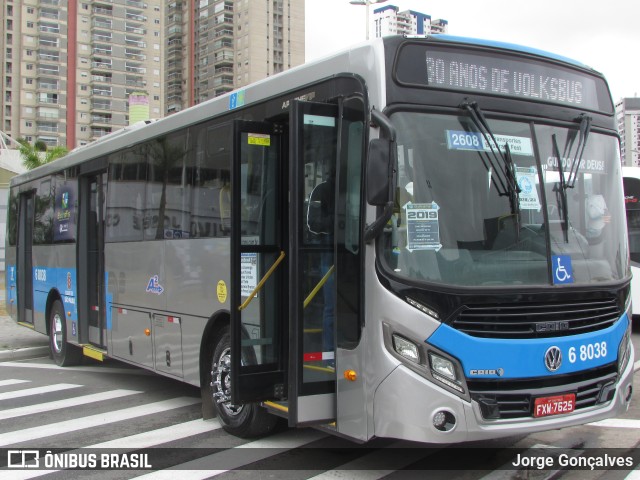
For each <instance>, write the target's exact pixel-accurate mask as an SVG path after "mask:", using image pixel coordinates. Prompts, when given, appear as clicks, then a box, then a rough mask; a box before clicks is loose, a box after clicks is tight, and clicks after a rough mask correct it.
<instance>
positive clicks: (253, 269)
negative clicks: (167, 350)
mask: <svg viewBox="0 0 640 480" xmlns="http://www.w3.org/2000/svg"><path fill="white" fill-rule="evenodd" d="M283 138H284V137H283V135H282V134H281V133H279V132H278V131H277V129H276V126H274V125H273V124H269V123H262V122H246V121H236V122H235V124H234V148H233V151H234V155H233V164H232V172H231V192H232V199H231V384H232V392H231V400H232V403H233V404H234V405H238V404H242V403H251V402H257V401H261V400H266V399H269V400H271V399H283V398H285V396H286V388H285V382H286V375H285V370H286V349H287V322H286V316H287V309H286V305H287V303H286V302H287V300H286V299H287V294H288V282H287V278H286V274H287V270H286V268H287V267H286V263H287V258H286V256H287V250H288V247H287V243H288V240H287V231H286V216H285V215H284V212H285V211H286V210H285V205H286V199H287V197H286V192H287V188H286V184H285V183H284V182H285V179H286V177H285V176H284V175H283V171H284V166H283V165H284V163H285V155H284V154H283V151H284V147H283V145H282V142H283Z"/></svg>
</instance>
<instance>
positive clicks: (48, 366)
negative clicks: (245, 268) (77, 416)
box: [0, 362, 155, 375]
mask: <svg viewBox="0 0 640 480" xmlns="http://www.w3.org/2000/svg"><path fill="white" fill-rule="evenodd" d="M2 367H6V368H37V369H41V370H63V371H65V372H85V373H119V374H125V375H155V373H153V372H151V371H149V370H144V369H142V368H111V367H107V366H104V367H84V366H81V367H59V366H58V365H55V364H52V363H26V362H24V363H23V362H0V368H2Z"/></svg>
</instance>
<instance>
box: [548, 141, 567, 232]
mask: <svg viewBox="0 0 640 480" xmlns="http://www.w3.org/2000/svg"><path fill="white" fill-rule="evenodd" d="M551 143H552V148H553V150H554V152H555V155H556V158H557V159H558V174H559V175H560V181H559V182H558V183H556V184H555V185H554V187H553V191H554V192H555V194H556V202H557V203H558V210H560V211H561V212H562V233H563V236H564V241H565V243H569V210H568V208H567V182H566V180H565V178H564V167H563V166H562V158H561V157H560V149H559V148H558V140H557V138H556V134H555V133H554V134H553V135H551Z"/></svg>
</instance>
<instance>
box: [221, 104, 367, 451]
mask: <svg viewBox="0 0 640 480" xmlns="http://www.w3.org/2000/svg"><path fill="white" fill-rule="evenodd" d="M344 105H346V107H345V106H344ZM354 107H355V108H354ZM363 108H364V107H363V104H362V100H361V99H356V100H347V101H345V102H344V104H342V103H341V105H338V104H326V103H310V102H302V101H293V102H292V103H291V111H290V117H289V128H288V131H289V137H290V138H289V151H290V152H291V155H290V156H289V157H287V155H285V154H284V148H285V145H286V143H285V142H286V140H287V137H286V136H285V134H284V133H278V131H277V129H276V128H275V127H274V126H273V125H271V124H268V123H258V122H240V121H238V122H236V124H235V134H234V156H233V167H232V169H233V170H232V205H233V215H232V219H233V223H232V234H231V239H232V240H231V243H232V248H231V258H232V267H231V270H232V275H231V283H232V288H231V310H232V312H231V350H232V352H231V357H232V361H231V372H232V373H231V379H232V382H231V383H232V386H231V388H232V395H231V397H232V403H234V404H241V403H244V402H263V405H265V406H266V407H267V408H270V409H271V410H272V412H275V413H278V414H280V415H282V416H285V417H286V418H287V419H288V422H289V426H302V425H314V424H316V425H318V424H325V425H326V424H330V423H332V422H334V421H336V420H337V419H339V418H340V417H341V414H340V412H342V413H343V414H344V415H348V416H350V417H351V418H353V417H354V412H353V411H352V410H351V407H349V405H351V406H353V405H354V404H353V400H354V399H355V400H356V403H357V405H358V407H357V410H358V411H357V412H356V415H355V417H357V418H358V419H359V420H358V421H357V427H356V429H355V430H357V431H354V430H353V429H351V428H349V429H348V432H347V434H348V435H353V436H354V437H356V438H361V437H362V438H363V437H364V436H365V435H366V422H364V421H362V420H363V418H364V414H365V413H364V409H365V407H364V405H365V400H364V387H363V382H358V383H357V384H354V385H351V386H346V389H345V387H344V386H342V387H340V386H337V382H338V379H337V377H336V365H337V364H339V363H340V356H341V355H342V353H340V352H347V353H346V357H345V358H350V360H349V364H350V365H352V364H353V366H356V367H360V366H361V365H362V363H361V360H362V358H361V357H362V352H361V351H360V350H357V349H356V347H357V346H358V345H359V340H360V327H361V324H362V321H361V317H362V308H361V303H362V301H361V298H362V295H361V278H360V276H361V271H362V266H361V263H362V253H363V249H362V248H361V243H362V240H361V238H360V232H361V230H362V225H361V207H360V205H361V202H360V189H361V164H362V157H363V154H362V152H363V145H364V110H363ZM347 110H348V111H349V112H350V113H345V112H347ZM354 112H355V113H354ZM349 116H351V117H352V118H347V117H349ZM341 117H342V118H341ZM345 119H346V120H345ZM341 132H342V133H341ZM326 201H328V202H329V204H330V207H329V208H326V205H322V203H323V202H326ZM316 214H320V216H321V219H320V221H319V222H318V220H317V219H315V220H314V218H313V217H314V215H316ZM334 232H335V234H334ZM336 347H338V348H337V349H336ZM340 347H347V348H348V350H342V349H341V348H340ZM354 349H355V350H354ZM336 352H337V353H336ZM354 352H355V353H354ZM353 359H356V360H355V363H354V361H352V360H353ZM340 390H343V391H345V393H347V395H345V396H344V397H343V398H344V401H345V402H347V403H348V404H349V405H347V404H345V405H341V403H344V402H341V401H340V400H339V399H338V398H337V396H336V391H340ZM346 423H349V422H346ZM363 425H364V427H363ZM363 428H364V430H365V431H364V432H363V431H362V429H363ZM337 430H338V431H340V428H339V426H338V427H337Z"/></svg>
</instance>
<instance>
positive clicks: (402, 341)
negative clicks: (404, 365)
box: [393, 333, 420, 363]
mask: <svg viewBox="0 0 640 480" xmlns="http://www.w3.org/2000/svg"><path fill="white" fill-rule="evenodd" d="M393 349H394V350H395V351H396V352H398V353H399V354H400V355H402V356H403V357H404V358H406V359H407V360H410V361H412V362H414V363H420V350H419V349H418V346H417V345H416V344H415V343H413V342H412V341H410V340H407V339H406V338H403V337H401V336H400V335H398V334H396V333H394V334H393Z"/></svg>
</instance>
